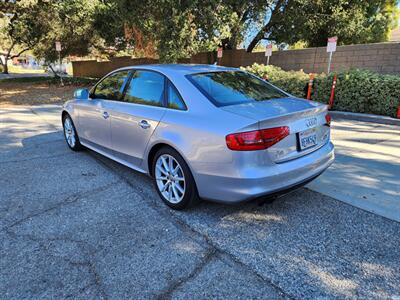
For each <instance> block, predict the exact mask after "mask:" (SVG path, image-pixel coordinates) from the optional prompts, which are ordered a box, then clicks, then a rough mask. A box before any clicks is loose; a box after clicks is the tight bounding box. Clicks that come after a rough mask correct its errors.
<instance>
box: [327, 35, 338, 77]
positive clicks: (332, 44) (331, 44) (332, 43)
mask: <svg viewBox="0 0 400 300" xmlns="http://www.w3.org/2000/svg"><path fill="white" fill-rule="evenodd" d="M337 39H338V38H337V36H334V37H330V38H328V45H327V47H326V52H328V53H329V62H328V74H329V73H330V72H331V63H332V54H333V52H335V51H336V44H337Z"/></svg>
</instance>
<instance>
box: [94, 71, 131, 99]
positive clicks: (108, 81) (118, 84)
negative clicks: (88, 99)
mask: <svg viewBox="0 0 400 300" xmlns="http://www.w3.org/2000/svg"><path fill="white" fill-rule="evenodd" d="M128 75H129V71H120V72H116V73H113V74H111V75H110V76H108V77H106V78H104V79H103V80H102V81H101V82H100V83H99V84H98V85H97V86H96V89H95V91H94V95H93V96H94V98H101V99H108V100H120V98H121V96H122V86H123V84H124V82H125V79H126V78H127V77H128Z"/></svg>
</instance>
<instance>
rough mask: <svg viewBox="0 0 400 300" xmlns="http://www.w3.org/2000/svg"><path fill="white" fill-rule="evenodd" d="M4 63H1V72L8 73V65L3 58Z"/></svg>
mask: <svg viewBox="0 0 400 300" xmlns="http://www.w3.org/2000/svg"><path fill="white" fill-rule="evenodd" d="M5 61H6V63H5V64H4V65H3V74H8V65H7V60H5Z"/></svg>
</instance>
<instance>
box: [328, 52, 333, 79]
mask: <svg viewBox="0 0 400 300" xmlns="http://www.w3.org/2000/svg"><path fill="white" fill-rule="evenodd" d="M332 53H333V52H329V61H328V74H329V73H330V72H331V63H332Z"/></svg>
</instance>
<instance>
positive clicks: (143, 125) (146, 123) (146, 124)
mask: <svg viewBox="0 0 400 300" xmlns="http://www.w3.org/2000/svg"><path fill="white" fill-rule="evenodd" d="M139 126H140V127H142V128H143V129H147V128H149V127H150V124H149V123H148V122H147V121H146V120H142V121H140V122H139Z"/></svg>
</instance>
